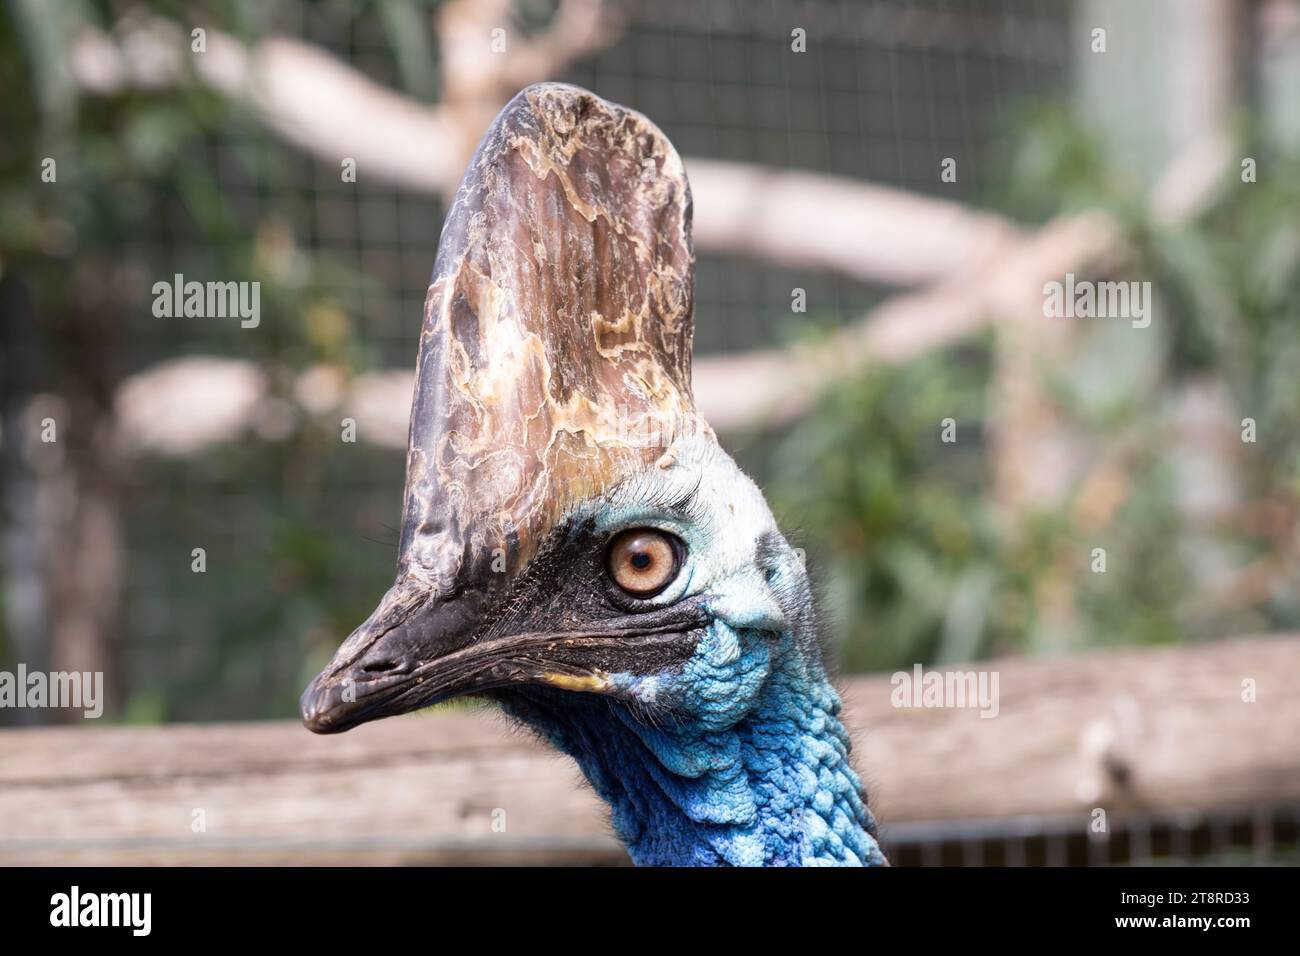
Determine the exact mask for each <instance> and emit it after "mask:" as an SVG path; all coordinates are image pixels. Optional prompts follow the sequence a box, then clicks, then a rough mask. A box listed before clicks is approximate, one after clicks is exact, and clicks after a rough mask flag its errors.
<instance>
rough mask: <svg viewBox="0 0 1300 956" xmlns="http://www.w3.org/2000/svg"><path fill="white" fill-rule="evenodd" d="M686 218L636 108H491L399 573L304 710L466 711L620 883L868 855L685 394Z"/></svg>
mask: <svg viewBox="0 0 1300 956" xmlns="http://www.w3.org/2000/svg"><path fill="white" fill-rule="evenodd" d="M691 216H692V200H691V193H690V187H689V183H688V181H687V177H686V172H685V168H684V166H683V163H682V160H681V158H680V157H679V156H678V154H677V151H676V150H675V149H674V147H673V146H672V144H671V143H670V142H669V140H668V138H667V137H666V136H665V135H664V134H663V133H662V132H661V131H660V130H659V129H658V127H656V126H655V125H654V124H653V123H652V122H651V121H650V120H649V119H647V118H646V117H645V116H643V115H642V114H640V113H638V112H636V111H634V110H632V109H629V108H626V107H623V106H619V105H616V104H614V103H611V102H608V101H606V100H604V99H602V98H600V97H598V96H597V95H595V94H594V93H591V92H590V91H588V90H585V89H582V88H580V87H576V86H571V85H567V84H562V83H540V84H535V85H532V86H529V87H527V88H525V89H523V90H522V91H521V92H520V93H518V94H517V95H516V96H515V97H514V98H513V99H512V100H511V101H510V103H508V104H507V105H506V106H505V107H504V108H503V109H502V111H501V112H500V114H499V115H498V116H497V118H496V119H495V121H494V122H493V123H492V125H491V126H490V127H489V128H488V130H487V132H486V133H485V135H484V137H483V139H482V141H481V142H480V143H479V145H478V148H477V150H476V152H475V153H474V156H473V158H472V160H471V161H470V163H469V166H468V168H467V170H466V173H465V176H464V179H463V180H462V182H461V184H460V187H459V189H458V190H457V192H456V194H455V196H454V198H453V200H452V202H451V203H450V205H449V207H448V211H447V216H446V220H445V222H444V225H443V230H442V235H441V239H440V241H439V247H438V253H437V257H436V261H435V266H434V270H433V276H432V281H431V284H430V286H429V290H428V295H427V298H426V302H425V309H424V317H423V324H422V327H421V331H420V339H419V350H418V357H417V368H416V383H415V392H414V398H413V402H412V408H411V419H410V433H409V441H408V447H407V459H406V476H405V477H406V485H405V492H404V499H403V517H402V525H401V534H400V541H399V545H398V562H397V573H396V578H395V581H394V583H393V585H392V587H391V588H390V589H389V590H388V591H387V593H386V594H385V595H384V596H383V598H382V600H381V601H380V602H379V604H378V606H377V607H376V608H375V610H374V612H373V613H372V614H371V615H370V617H368V618H367V619H366V620H365V621H364V622H363V623H362V624H361V625H360V626H359V627H357V628H356V630H355V631H353V632H352V633H351V635H349V636H348V637H347V639H346V640H344V641H343V643H342V644H341V646H340V647H339V648H338V651H337V653H336V654H335V655H334V657H333V659H332V660H331V661H330V662H329V664H328V665H327V666H326V667H325V669H324V670H322V671H321V673H320V674H319V675H318V676H317V677H316V678H315V679H314V680H313V681H312V682H311V683H310V685H309V686H308V687H307V688H306V690H305V691H304V692H303V695H302V698H301V702H300V709H301V715H302V719H303V722H304V723H305V725H306V726H307V728H308V729H310V730H312V731H315V732H317V733H324V734H328V733H336V732H339V731H344V730H347V729H349V728H351V727H355V726H357V725H358V724H361V723H364V722H367V721H371V720H376V719H379V718H382V717H386V716H391V715H396V714H401V713H406V712H409V711H412V710H416V709H420V708H424V707H427V706H430V705H433V704H437V703H440V702H443V701H447V700H451V699H453V698H457V697H461V696H466V695H472V696H475V697H479V698H487V699H489V700H490V701H493V702H495V703H496V704H497V705H499V706H500V707H501V708H502V709H503V710H504V711H505V713H506V714H507V715H509V716H510V717H511V718H513V719H514V720H516V721H519V722H522V723H523V724H525V725H527V726H528V727H529V728H530V729H531V730H532V731H534V732H535V733H536V734H537V735H539V736H540V737H541V738H542V739H543V740H544V741H547V742H549V743H550V744H551V745H553V746H554V747H555V748H557V749H558V750H560V751H562V752H563V753H565V754H568V755H569V756H570V757H572V758H573V760H574V761H576V763H577V765H578V767H579V768H580V769H581V771H582V773H583V775H584V776H585V778H586V780H587V781H588V782H589V783H590V785H591V787H592V788H593V789H594V790H595V792H596V793H597V794H598V795H599V796H600V797H601V798H602V799H603V800H604V801H605V803H606V804H608V807H609V814H610V816H609V819H610V823H611V826H612V829H613V832H614V833H615V835H616V836H617V837H618V838H619V839H620V840H621V841H622V843H623V845H624V846H625V847H626V849H627V852H628V855H629V857H630V858H631V861H632V862H633V863H634V864H635V865H638V866H821V865H830V866H835V865H839V866H867V865H888V864H887V860H886V859H885V857H884V855H883V853H882V851H881V848H880V844H879V841H878V834H877V826H876V822H875V819H874V817H873V815H872V813H871V810H870V809H869V806H868V802H867V797H866V793H865V791H864V788H863V785H862V782H861V779H860V777H859V775H858V774H857V772H856V771H855V769H854V767H853V766H852V761H851V752H850V750H851V747H850V740H849V735H848V733H847V732H846V730H845V728H844V724H843V722H842V721H841V718H840V712H841V700H840V697H839V695H838V694H837V692H836V690H835V687H834V685H833V683H832V680H831V677H830V676H829V671H828V668H827V665H826V663H825V659H824V655H823V650H822V644H821V641H820V640H819V637H818V625H817V615H816V611H815V608H814V594H813V588H812V587H811V585H810V583H809V576H808V573H807V570H806V568H805V566H804V561H803V559H802V557H801V552H798V551H796V550H795V549H794V548H793V547H792V546H791V545H790V543H789V541H788V540H787V538H786V537H785V536H784V535H783V534H782V532H781V531H780V530H779V529H778V527H777V523H776V521H775V519H774V518H773V515H772V511H771V509H770V508H769V506H768V504H767V502H766V500H765V499H764V497H763V494H762V492H761V491H760V490H759V488H758V487H757V486H756V485H755V483H754V482H753V481H752V480H751V479H750V478H749V477H748V476H746V475H745V474H744V473H743V472H742V471H741V469H740V468H739V467H738V466H737V465H736V463H735V462H734V461H733V460H732V458H731V457H730V456H729V455H728V454H727V453H726V452H725V451H724V450H723V448H722V447H721V445H720V444H719V442H718V439H717V436H716V435H715V433H714V432H713V430H712V429H711V428H710V427H709V425H708V423H707V422H706V421H704V420H703V418H702V417H701V416H700V414H699V413H698V411H697V409H696V406H695V402H694V398H693V394H692V391H691V348H692V338H693V334H694V281H695V280H694V269H695V262H694V252H693V248H692V243H691ZM751 387H754V388H761V387H762V383H761V382H754V383H752V386H751Z"/></svg>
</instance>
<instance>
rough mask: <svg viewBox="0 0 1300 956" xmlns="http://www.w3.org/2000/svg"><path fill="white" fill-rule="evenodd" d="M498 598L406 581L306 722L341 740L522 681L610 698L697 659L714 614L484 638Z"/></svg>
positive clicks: (311, 689) (348, 653) (328, 678)
mask: <svg viewBox="0 0 1300 956" xmlns="http://www.w3.org/2000/svg"><path fill="white" fill-rule="evenodd" d="M488 598H489V595H487V594H485V593H484V592H482V591H462V592H459V593H458V594H457V595H455V596H454V597H451V598H449V599H439V598H438V597H437V596H431V595H430V594H429V592H428V591H427V590H425V589H424V588H423V587H422V586H420V585H416V584H414V583H413V582H411V583H399V584H398V585H396V586H395V587H393V588H392V589H391V590H390V591H389V592H388V594H387V595H385V597H384V600H383V601H382V602H381V603H380V605H379V607H378V608H377V609H376V610H375V613H374V614H372V615H371V616H370V617H369V618H368V619H367V620H366V622H365V623H364V624H362V625H361V626H360V627H359V628H357V629H356V630H355V631H354V632H353V633H352V635H351V636H350V637H349V638H348V639H347V640H346V641H344V642H343V645H342V646H341V647H340V648H339V649H338V652H337V653H336V654H335V655H334V659H333V660H332V661H331V662H330V663H329V666H327V667H326V668H325V669H324V670H323V671H321V673H320V674H318V675H317V676H316V679H315V680H313V681H312V682H311V684H309V685H308V686H307V689H306V690H305V691H303V694H302V699H301V701H300V702H299V707H300V710H301V713H302V720H303V723H304V724H306V725H307V728H308V729H309V730H312V731H314V732H315V733H318V734H331V733H339V732H341V731H344V730H350V729H351V728H353V727H356V726H357V725H358V724H363V723H366V722H367V721H371V720H378V719H379V718H381V717H391V716H395V715H397V714H404V713H407V712H409V711H412V710H418V709H419V708H421V707H427V706H429V705H431V704H436V703H439V702H440V701H445V700H450V699H451V698H453V697H460V696H463V695H466V694H475V693H482V692H484V691H489V690H496V689H500V688H503V687H511V686H518V685H520V684H545V685H550V686H552V687H558V688H561V689H564V690H569V691H581V692H587V693H608V692H611V691H612V690H613V688H612V687H611V685H610V682H609V680H608V675H609V674H610V673H613V672H615V671H618V670H626V669H639V668H640V667H651V668H654V669H657V668H662V667H665V666H668V665H670V664H673V663H679V662H681V661H684V660H686V658H688V657H690V655H691V653H692V652H693V651H694V649H695V646H696V644H697V642H698V640H699V637H700V635H701V628H703V627H704V625H705V623H706V617H705V614H704V612H703V610H702V609H701V607H700V606H699V604H698V603H697V602H686V603H684V604H683V605H678V606H676V607H670V608H664V609H662V610H660V611H657V612H651V613H648V614H639V615H635V616H632V617H615V618H611V619H605V620H602V621H599V622H593V626H592V627H591V628H589V629H582V630H575V629H566V630H561V631H544V632H535V633H533V632H526V633H512V634H508V635H506V636H492V637H487V636H484V637H482V638H481V639H480V638H479V637H478V635H477V630H478V624H479V623H480V622H481V621H482V619H483V616H482V615H483V611H484V605H485V604H486V603H487V601H488Z"/></svg>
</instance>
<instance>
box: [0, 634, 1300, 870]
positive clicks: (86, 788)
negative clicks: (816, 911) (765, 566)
mask: <svg viewBox="0 0 1300 956" xmlns="http://www.w3.org/2000/svg"><path fill="white" fill-rule="evenodd" d="M976 667H978V669H979V670H982V671H985V672H987V673H989V674H993V673H996V674H997V678H998V691H999V695H998V712H997V716H996V717H992V718H988V717H982V716H981V715H980V711H979V709H978V708H965V709H925V708H902V707H896V706H894V705H893V703H892V702H891V697H892V696H894V691H895V688H894V687H893V686H891V683H890V677H889V676H888V675H881V676H873V677H865V678H854V679H851V680H847V681H845V682H844V684H843V690H844V695H845V701H846V714H847V717H848V720H849V723H850V727H851V730H852V732H853V736H854V740H855V752H856V755H857V763H858V766H859V768H860V769H861V770H862V771H863V775H864V779H865V780H866V781H867V783H868V786H869V789H870V792H871V802H872V805H873V806H874V807H875V809H876V812H877V815H878V816H879V818H880V820H881V822H882V826H883V828H884V832H885V836H886V839H887V838H888V830H889V826H890V824H891V823H893V824H897V823H908V822H916V821H931V820H954V819H972V818H1005V817H1013V816H1022V815H1026V814H1032V815H1039V816H1048V817H1053V818H1056V819H1069V820H1077V821H1078V825H1079V827H1080V828H1081V829H1082V828H1083V827H1084V826H1085V825H1086V824H1087V822H1088V819H1089V814H1090V812H1091V811H1092V809H1093V808H1095V807H1104V808H1106V809H1107V810H1108V812H1110V813H1112V814H1118V815H1120V816H1122V815H1123V814H1125V813H1127V812H1131V811H1143V812H1160V811H1178V810H1196V811H1210V810H1217V809H1226V808H1231V807H1235V806H1241V805H1250V804H1280V803H1292V802H1298V801H1300V636H1287V637H1268V638H1250V639H1238V640H1232V641H1223V642H1219V643H1215V644H1208V645H1203V646H1199V647H1194V648H1180V649H1161V650H1116V651H1107V652H1103V653H1093V654H1088V655H1084V656H1079V657H1073V658H1068V659H1057V660H1020V659H1017V660H1002V661H990V662H984V663H982V664H980V665H971V668H970V669H972V670H974V669H976ZM1243 682H1253V685H1251V684H1250V683H1246V684H1243ZM1252 686H1253V692H1254V700H1253V702H1251V701H1249V700H1243V696H1246V697H1247V698H1249V696H1250V695H1249V693H1246V691H1248V690H1249V689H1250V688H1251V687H1252ZM1244 688H1245V689H1244ZM200 822H201V823H202V827H201V828H200V827H199V823H200ZM494 825H495V826H494ZM503 827H504V829H502V828H503ZM624 859H625V858H624V856H623V854H622V852H621V851H620V849H619V848H618V846H617V844H616V843H615V842H614V841H613V839H612V838H611V837H610V836H609V832H608V827H607V824H606V822H605V814H604V812H603V809H602V807H601V806H600V804H599V802H598V801H597V800H596V798H595V797H594V796H592V794H591V793H590V792H589V791H588V790H587V788H586V787H585V785H583V783H582V781H581V778H580V776H579V774H578V772H577V770H576V769H575V768H574V767H573V765H572V764H571V763H570V762H568V761H567V760H566V759H565V758H562V757H559V756H557V755H554V754H552V753H550V752H549V751H548V750H547V749H546V748H545V747H543V746H541V745H540V744H538V743H536V742H535V741H533V740H532V739H531V738H530V737H529V736H528V735H527V734H525V733H523V732H520V731H518V730H516V729H513V728H511V727H509V726H508V725H507V724H506V722H505V721H504V719H503V718H501V717H499V716H497V715H496V714H494V713H492V712H489V711H478V712H467V711H438V712H432V713H426V714H420V715H414V716H411V717H407V718H401V719H396V720H388V721H383V722H380V723H377V724H373V725H368V726H364V727H361V728H359V729H358V730H355V731H352V732H350V733H348V734H344V735H342V736H338V737H315V736H312V735H311V734H309V733H308V732H307V731H306V730H303V729H302V728H301V727H299V726H298V725H296V724H292V723H257V724H224V725H203V726H199V725H178V726H168V727H156V728H143V729H138V728H128V727H112V726H105V727H98V726H87V727H84V728H82V727H77V728H52V729H37V730H8V731H3V732H0V863H6V864H56V863H58V864H109V863H114V864H121V863H125V864H166V863H175V864H188V863H215V864H228V863H249V864H262V863H273V864H278V863H348V864H379V863H473V862H503V863H534V862H535V863H542V862H546V863H618V862H621V861H623V860H624Z"/></svg>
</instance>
